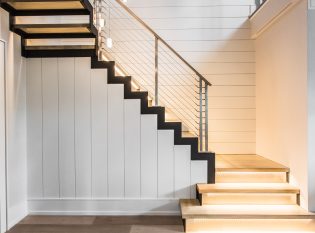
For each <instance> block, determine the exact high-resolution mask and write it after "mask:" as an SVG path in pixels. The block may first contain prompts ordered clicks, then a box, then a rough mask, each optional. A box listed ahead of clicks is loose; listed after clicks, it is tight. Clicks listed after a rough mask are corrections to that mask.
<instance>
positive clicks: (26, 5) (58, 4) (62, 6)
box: [7, 0, 84, 10]
mask: <svg viewBox="0 0 315 233" xmlns="http://www.w3.org/2000/svg"><path fill="white" fill-rule="evenodd" d="M7 3H8V4H9V5H10V6H11V7H13V8H14V9H15V10H79V9H84V7H83V5H82V4H81V1H79V0H77V1H76V0H62V1H58V0H55V1H40V2H39V1H7Z"/></svg>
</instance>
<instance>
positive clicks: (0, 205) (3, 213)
mask: <svg viewBox="0 0 315 233" xmlns="http://www.w3.org/2000/svg"><path fill="white" fill-rule="evenodd" d="M5 45H6V44H5V42H4V41H2V40H0V232H1V233H4V232H5V231H6V230H7V195H6V190H7V188H6V185H7V180H6V177H7V175H6V162H7V161H6V138H5V132H6V130H5V128H6V127H5V126H6V124H5V122H6V120H5V119H6V117H5V59H4V57H5Z"/></svg>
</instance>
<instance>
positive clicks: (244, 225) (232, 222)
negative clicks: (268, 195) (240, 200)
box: [185, 219, 315, 233]
mask: <svg viewBox="0 0 315 233" xmlns="http://www.w3.org/2000/svg"><path fill="white" fill-rule="evenodd" d="M185 228H186V232H188V233H193V232H199V233H206V232H209V233H210V232H222V233H232V232H233V233H241V232H242V233H243V232H248V233H249V232H250V233H266V232H269V233H272V232H283V233H284V232H285V233H293V232H300V233H301V232H305V233H306V232H315V220H309V219H270V220H269V219H186V220H185Z"/></svg>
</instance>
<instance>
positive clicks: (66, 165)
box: [58, 58, 75, 198]
mask: <svg viewBox="0 0 315 233" xmlns="http://www.w3.org/2000/svg"><path fill="white" fill-rule="evenodd" d="M74 72H75V71H74V58H59V59H58V76H59V172H60V175H59V176H60V197H62V198H70V197H75V154H74Z"/></svg>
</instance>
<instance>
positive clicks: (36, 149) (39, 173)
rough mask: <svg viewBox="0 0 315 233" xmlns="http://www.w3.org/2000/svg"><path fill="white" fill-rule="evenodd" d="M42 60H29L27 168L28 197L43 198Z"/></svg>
mask: <svg viewBox="0 0 315 233" xmlns="http://www.w3.org/2000/svg"><path fill="white" fill-rule="evenodd" d="M42 105H43V103H42V64H41V59H38V58H34V59H27V128H28V130H27V145H28V146H27V160H28V161H27V166H28V197H29V198H41V197H43V157H42V155H43V134H42V124H43V119H42V114H43V112H42V111H43V109H42V107H43V106H42Z"/></svg>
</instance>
